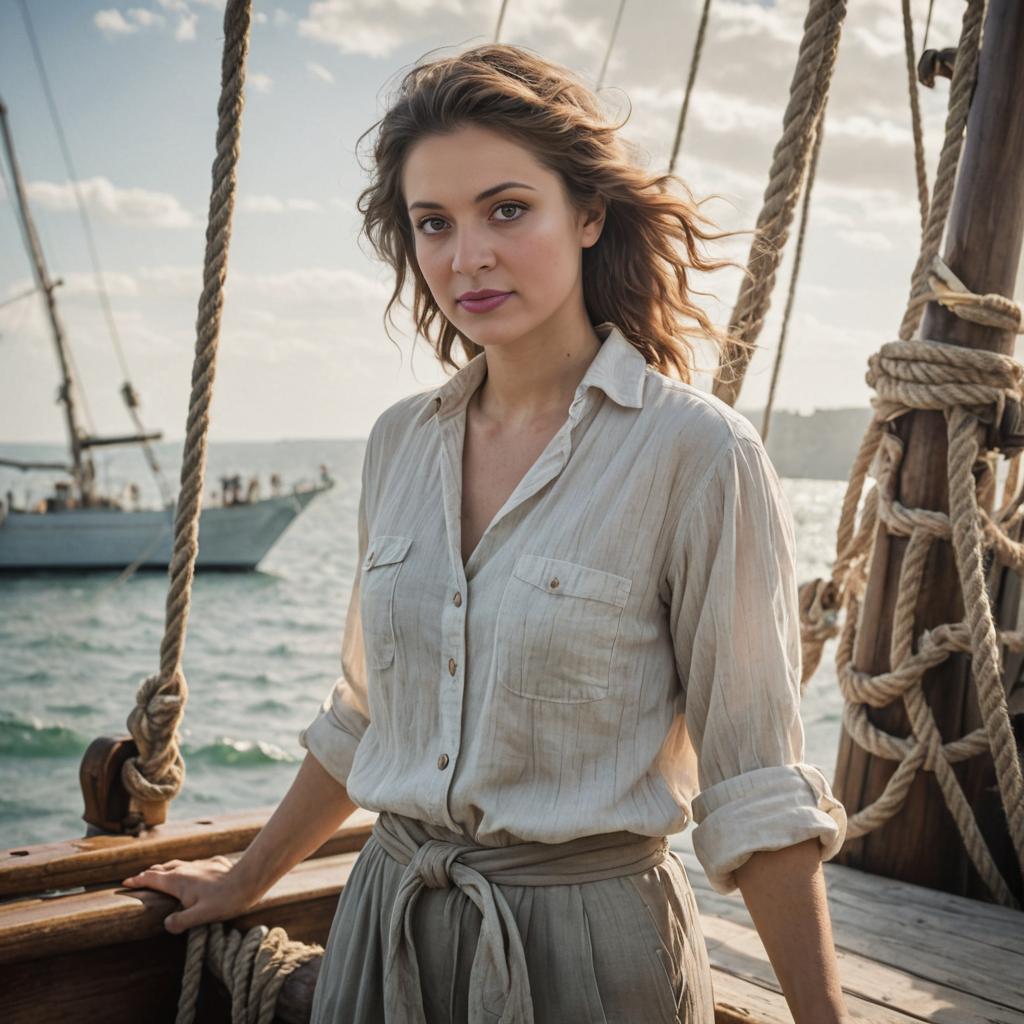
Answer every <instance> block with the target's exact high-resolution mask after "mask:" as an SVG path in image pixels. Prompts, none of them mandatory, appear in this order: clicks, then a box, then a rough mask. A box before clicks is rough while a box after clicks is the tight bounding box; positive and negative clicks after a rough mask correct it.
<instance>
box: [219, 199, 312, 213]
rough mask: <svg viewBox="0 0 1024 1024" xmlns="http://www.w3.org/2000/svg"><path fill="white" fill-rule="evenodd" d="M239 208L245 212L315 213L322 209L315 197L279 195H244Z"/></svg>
mask: <svg viewBox="0 0 1024 1024" xmlns="http://www.w3.org/2000/svg"><path fill="white" fill-rule="evenodd" d="M238 208H239V209H240V210H242V211H244V212H245V213H285V212H287V211H294V212H296V213H313V212H315V211H317V210H319V209H320V204H319V203H317V202H316V201H315V200H313V199H298V198H291V199H278V198H277V196H270V195H262V196H243V197H242V199H241V200H240V201H239V203H238Z"/></svg>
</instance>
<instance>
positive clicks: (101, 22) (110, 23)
mask: <svg viewBox="0 0 1024 1024" xmlns="http://www.w3.org/2000/svg"><path fill="white" fill-rule="evenodd" d="M92 23H93V24H94V25H95V26H96V27H97V28H98V29H99V30H100V31H101V32H102V33H103V34H104V35H105V36H106V37H107V38H108V39H111V38H113V37H114V36H127V35H131V34H132V33H133V32H138V31H139V26H138V25H132V24H130V23H129V22H128V21H126V20H125V17H124V15H123V14H122V13H121V12H120V11H119V10H117V9H116V8H108V9H106V10H102V11H97V12H96V13H95V14H94V15H93V16H92Z"/></svg>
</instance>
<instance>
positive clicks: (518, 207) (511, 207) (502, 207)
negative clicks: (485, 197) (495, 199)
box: [495, 203, 526, 220]
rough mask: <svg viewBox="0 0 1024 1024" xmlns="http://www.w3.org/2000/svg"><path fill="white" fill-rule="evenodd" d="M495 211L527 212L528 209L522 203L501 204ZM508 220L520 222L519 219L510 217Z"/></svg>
mask: <svg viewBox="0 0 1024 1024" xmlns="http://www.w3.org/2000/svg"><path fill="white" fill-rule="evenodd" d="M495 210H523V211H525V210H526V207H525V206H523V204H522V203H501V204H500V205H498V206H496V207H495ZM507 219H508V220H519V218H518V217H508V218H507Z"/></svg>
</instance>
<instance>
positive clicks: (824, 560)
mask: <svg viewBox="0 0 1024 1024" xmlns="http://www.w3.org/2000/svg"><path fill="white" fill-rule="evenodd" d="M363 445H364V442H363V441H362V440H354V441H296V442H281V443H273V444H242V443H221V444H216V443H215V444H212V445H211V446H210V451H209V466H208V471H207V491H208V492H209V491H210V490H212V489H213V488H215V487H216V486H217V479H218V477H219V475H220V474H222V473H234V472H238V473H242V475H243V477H248V476H249V475H251V474H254V473H259V474H260V475H261V478H262V480H263V483H264V487H266V484H267V478H268V476H269V473H270V472H272V471H277V472H279V473H280V474H281V475H282V477H283V478H284V481H285V484H286V485H289V486H290V484H291V483H292V482H294V481H295V480H299V479H304V480H307V481H312V480H313V479H315V477H316V476H317V474H318V467H319V465H320V464H321V463H325V464H326V465H327V466H328V468H329V469H330V471H331V474H332V475H333V476H334V477H335V479H336V480H337V485H336V486H335V488H334V489H333V490H332V491H330V492H328V493H327V494H326V495H322V496H321V497H319V498H317V499H316V500H315V501H314V502H313V503H312V505H311V506H310V507H309V508H308V509H307V510H306V511H305V512H304V513H303V515H301V516H300V517H299V518H298V519H297V520H295V521H294V522H293V523H292V525H291V526H290V527H289V529H288V530H287V531H286V533H285V534H284V535H283V536H282V537H281V539H280V540H279V541H278V543H277V544H276V546H275V547H274V548H273V549H272V550H271V552H270V554H269V555H268V556H267V557H266V559H264V561H263V563H262V565H261V568H260V571H258V572H254V573H240V574H219V573H208V574H206V575H203V574H202V573H199V574H197V575H196V578H195V581H194V585H193V592H192V610H191V615H190V619H189V631H188V641H187V644H186V648H185V657H184V669H185V676H186V679H187V680H188V683H189V688H190V690H189V699H188V704H187V705H186V709H185V717H184V720H183V722H182V724H181V726H180V730H179V731H180V733H181V737H182V741H183V753H184V758H185V764H186V779H185V786H184V788H183V790H182V792H181V793H180V794H179V796H178V797H177V798H176V799H175V800H174V802H173V803H172V805H171V808H170V811H169V814H170V817H171V818H172V819H180V818H189V817H195V816H206V815H210V814H217V813H221V812H225V811H236V810H242V809H245V808H255V807H266V806H271V805H273V804H275V803H277V802H278V801H279V800H280V799H281V797H283V796H284V793H285V791H286V790H287V788H288V786H289V785H290V783H291V780H292V778H293V777H294V775H295V772H296V771H297V769H298V765H299V763H300V762H301V760H302V757H303V756H304V753H305V752H304V751H303V750H302V748H301V747H299V745H298V743H297V741H296V737H297V734H298V731H299V729H300V728H302V726H304V725H306V724H307V723H308V722H309V720H310V719H311V718H312V717H313V715H314V714H315V713H316V710H317V706H318V704H319V702H320V701H321V700H322V699H323V697H324V695H325V694H326V693H327V691H328V690H329V689H330V686H331V684H332V682H333V680H334V679H335V677H336V676H337V674H338V672H339V671H340V667H339V650H340V641H341V630H342V626H343V616H344V611H345V606H346V604H347V601H348V592H349V583H350V581H351V578H352V573H353V571H354V568H355V546H356V534H355V516H356V508H357V502H358V497H359V494H358V481H359V469H360V465H361V461H362V452H363ZM177 450H178V446H177V445H170V444H168V445H159V446H157V452H158V457H159V459H160V461H161V464H162V465H163V466H164V467H165V470H166V471H167V474H168V479H169V480H170V481H171V483H172V485H176V482H177V472H178V470H177V466H176V458H177ZM0 451H2V454H4V455H7V456H9V457H13V458H19V459H34V458H39V459H48V460H53V459H60V458H62V457H63V456H64V452H63V451H62V449H61V448H60V447H59V446H31V447H29V446H14V445H7V446H4V448H3V449H2V450H0ZM98 477H99V479H100V481H101V482H102V483H104V484H105V485H107V486H109V487H110V488H112V489H118V488H120V487H121V486H122V485H123V483H124V482H126V481H127V480H135V481H136V482H137V483H138V484H139V485H140V487H141V488H142V489H143V495H144V499H146V498H155V494H156V489H155V485H154V484H153V483H152V480H151V478H148V472H147V471H146V469H145V467H144V466H143V464H142V460H141V458H140V456H139V453H138V452H132V451H130V450H117V451H114V450H112V451H111V452H109V453H105V454H104V455H103V456H102V458H101V460H100V465H99V472H98ZM147 478H148V479H147ZM45 479H46V478H45V475H44V474H36V473H33V474H31V475H24V474H22V475H18V474H17V473H16V472H15V471H10V470H2V469H0V493H5V492H6V491H7V490H8V489H9V488H13V489H14V492H15V500H16V502H17V503H18V504H19V505H20V504H21V502H22V500H23V498H24V495H25V490H26V488H27V487H29V488H30V489H31V492H32V493H31V496H34V497H35V498H38V497H40V496H42V495H43V494H44V493H46V487H45V486H44V485H45ZM783 484H784V487H785V490H786V493H787V495H788V497H789V500H790V503H791V505H792V507H793V513H794V518H795V520H796V527H797V536H798V540H799V544H800V549H801V550H800V570H801V571H800V579H801V580H804V579H806V578H808V577H809V576H810V575H812V574H813V575H822V574H824V572H825V571H826V569H827V567H828V565H829V563H830V561H831V559H832V557H833V555H834V549H833V544H834V538H835V527H836V522H837V518H838V514H839V506H840V502H841V499H842V495H843V491H844V487H845V485H844V483H843V482H841V481H822V480H798V479H785V480H784V481H783ZM175 489H176V487H175ZM116 576H117V574H116V573H95V574H93V573H90V574H79V575H71V576H65V575H40V576H32V577H8V578H0V847H10V846H15V845H21V844H29V843H42V842H49V841H53V840H58V839H70V838H74V837H78V836H82V835H84V834H85V823H84V822H83V821H82V819H81V813H82V799H81V791H80V788H79V782H78V767H79V763H80V761H81V758H82V754H83V753H84V751H85V748H86V747H87V746H88V745H89V743H91V742H92V740H93V739H94V738H95V737H97V736H101V735H126V734H127V728H126V725H125V722H126V719H127V716H128V713H129V711H130V710H131V708H132V706H133V704H134V699H135V691H136V688H137V687H138V685H139V683H141V682H142V680H143V679H144V678H145V677H146V676H147V675H149V674H151V673H152V672H154V671H156V669H157V666H158V651H159V645H160V639H161V637H162V635H163V622H164V602H165V599H166V595H167V577H166V575H164V574H163V573H147V574H141V573H140V574H136V575H135V576H132V577H130V578H129V579H128V580H126V581H124V582H122V583H120V584H117V583H115V580H116ZM841 714H842V697H841V695H840V693H839V690H838V686H837V684H836V679H835V669H834V641H833V642H832V643H830V644H829V646H828V647H827V648H826V651H825V656H824V658H823V659H822V665H821V666H820V667H819V669H818V672H817V674H816V675H815V677H814V678H813V679H812V680H811V682H810V684H809V686H808V689H807V692H806V694H805V696H804V705H803V721H804V727H805V733H806V739H807V749H806V760H808V761H810V762H811V763H813V764H816V765H817V766H818V767H819V768H821V770H822V771H823V772H824V774H825V777H826V778H828V779H830V780H831V779H832V777H833V771H834V767H835V756H836V749H837V746H838V741H839V729H840V718H841ZM676 838H677V840H678V841H677V842H674V843H673V845H674V846H687V845H688V838H689V837H688V834H687V835H685V836H680V837H676Z"/></svg>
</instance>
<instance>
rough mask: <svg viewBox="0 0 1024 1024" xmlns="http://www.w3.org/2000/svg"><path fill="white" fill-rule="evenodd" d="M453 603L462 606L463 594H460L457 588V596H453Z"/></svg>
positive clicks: (458, 606) (457, 606)
mask: <svg viewBox="0 0 1024 1024" xmlns="http://www.w3.org/2000/svg"><path fill="white" fill-rule="evenodd" d="M452 603H453V604H454V605H455V607H456V608H461V607H462V594H460V593H459V592H458V591H457V590H456V591H455V597H453V598H452Z"/></svg>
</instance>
